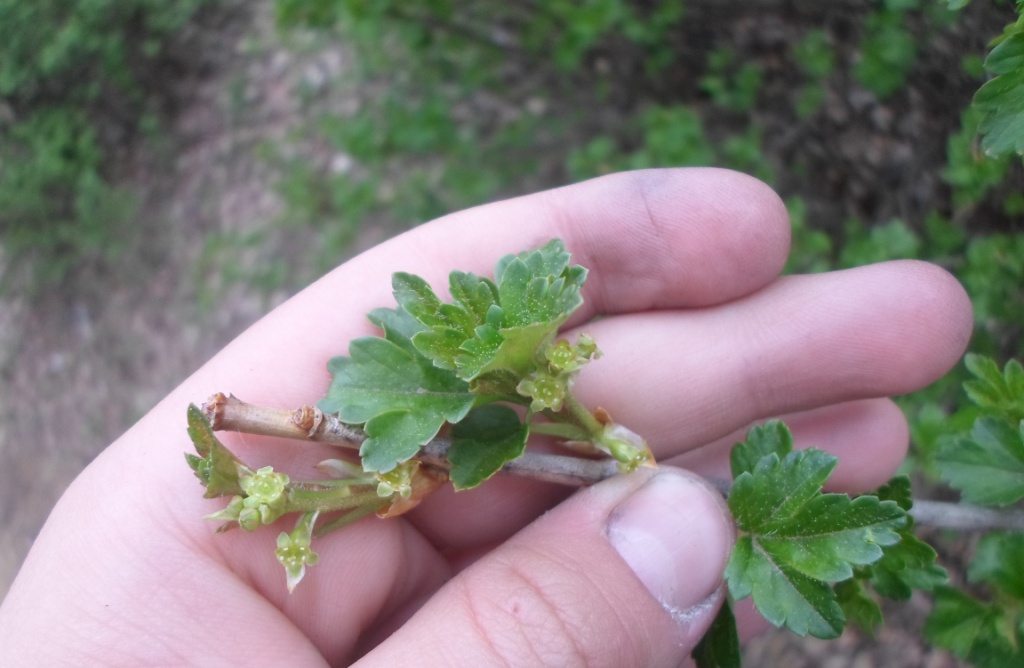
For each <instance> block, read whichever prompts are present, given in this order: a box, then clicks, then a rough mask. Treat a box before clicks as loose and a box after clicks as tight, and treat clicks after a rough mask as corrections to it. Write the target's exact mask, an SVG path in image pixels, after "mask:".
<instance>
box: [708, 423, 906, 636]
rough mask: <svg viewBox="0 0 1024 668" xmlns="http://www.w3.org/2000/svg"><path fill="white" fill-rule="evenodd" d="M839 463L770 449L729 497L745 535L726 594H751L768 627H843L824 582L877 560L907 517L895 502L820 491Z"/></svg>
mask: <svg viewBox="0 0 1024 668" xmlns="http://www.w3.org/2000/svg"><path fill="white" fill-rule="evenodd" d="M780 442H784V441H780ZM781 447H782V448H783V449H784V448H785V446H784V445H783V446H781ZM836 463H837V460H836V458H835V457H833V456H832V455H829V454H827V453H825V452H822V451H820V450H806V451H800V452H790V453H789V454H787V455H785V457H782V458H780V457H779V455H778V454H777V453H776V452H771V453H770V454H768V455H766V456H764V457H762V458H761V460H760V461H758V463H757V464H756V465H755V466H754V468H753V469H752V470H749V471H744V472H743V473H741V474H740V475H739V476H738V477H737V478H736V480H735V482H734V484H733V487H732V491H731V492H730V494H729V500H728V504H729V508H730V510H731V511H732V514H733V517H734V518H735V519H736V524H737V527H738V528H739V529H740V531H741V532H742V533H743V535H742V536H741V538H740V539H739V540H738V542H737V544H736V547H735V548H734V550H733V554H732V557H731V558H730V560H729V565H728V567H727V569H726V579H727V580H728V583H729V591H730V593H731V594H732V595H733V597H734V598H736V599H742V598H745V597H746V596H751V595H752V596H753V597H754V604H755V605H756V606H757V608H758V610H759V611H760V612H761V613H762V614H763V615H764V616H765V618H766V619H768V620H769V621H770V622H772V623H773V624H776V625H783V624H785V625H786V626H787V627H788V628H789V629H790V630H792V631H794V632H795V633H798V634H800V635H805V634H807V633H810V634H811V635H814V636H817V637H820V638H831V637H835V636H837V635H839V634H840V633H841V632H842V629H843V626H844V624H845V617H844V615H843V612H842V610H841V608H840V605H839V603H838V602H837V599H836V595H835V592H834V591H833V590H832V588H831V587H830V586H829V583H830V582H837V581H842V580H846V579H849V578H850V577H852V576H853V567H854V566H864V565H868V564H871V563H874V562H875V561H877V560H878V559H880V558H881V557H882V547H883V546H888V545H893V544H895V543H896V542H898V541H899V534H898V533H897V529H898V528H899V527H901V526H903V525H904V524H905V522H906V514H905V512H904V511H903V509H902V508H900V507H899V505H898V504H897V503H895V502H894V501H880V500H879V499H878V498H877V497H874V496H860V497H857V498H856V499H850V497H848V496H846V495H845V494H823V493H822V492H821V488H822V485H823V484H824V482H825V480H826V479H827V478H828V476H829V474H830V473H831V472H832V470H833V469H834V468H835V465H836Z"/></svg>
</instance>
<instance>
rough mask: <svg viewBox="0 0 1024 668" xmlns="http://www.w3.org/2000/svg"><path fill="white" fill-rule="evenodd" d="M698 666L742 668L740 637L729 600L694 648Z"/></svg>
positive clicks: (707, 667)
mask: <svg viewBox="0 0 1024 668" xmlns="http://www.w3.org/2000/svg"><path fill="white" fill-rule="evenodd" d="M691 656H692V657H693V660H694V662H695V663H696V664H697V668H740V665H741V664H742V658H743V657H742V655H741V654H740V638H739V634H738V633H737V631H736V617H735V615H733V613H732V606H731V605H730V604H729V601H724V602H723V603H722V607H721V608H719V609H718V614H717V615H715V619H714V621H713V622H711V627H710V628H708V630H707V632H706V633H705V634H704V637H703V638H701V639H700V642H699V643H697V646H696V647H694V648H693V654H691Z"/></svg>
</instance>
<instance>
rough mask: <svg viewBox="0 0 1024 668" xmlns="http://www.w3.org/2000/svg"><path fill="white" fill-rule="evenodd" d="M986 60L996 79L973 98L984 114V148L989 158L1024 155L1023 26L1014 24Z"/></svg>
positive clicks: (987, 83) (976, 106) (982, 143)
mask: <svg viewBox="0 0 1024 668" xmlns="http://www.w3.org/2000/svg"><path fill="white" fill-rule="evenodd" d="M1000 40H1001V41H1000V42H999V44H998V45H997V46H996V47H995V48H994V49H992V51H991V52H990V53H989V55H988V57H987V58H986V59H985V68H986V69H987V70H988V71H989V72H991V73H992V74H994V75H995V76H994V77H993V78H992V79H990V80H989V81H988V82H986V83H985V84H984V85H983V86H982V87H981V88H980V89H978V92H977V93H975V95H974V101H973V102H972V104H973V106H974V108H976V109H978V110H980V111H981V112H982V114H983V117H982V120H981V124H980V126H979V130H980V131H981V133H982V134H983V135H984V136H983V138H982V142H981V146H982V148H983V149H984V150H985V152H986V153H989V154H990V155H1003V154H1007V153H1017V154H1024V26H1022V24H1021V21H1018V22H1017V23H1016V24H1011V25H1010V26H1008V27H1007V28H1006V30H1005V31H1004V33H1003V35H1002V36H1001V37H1000Z"/></svg>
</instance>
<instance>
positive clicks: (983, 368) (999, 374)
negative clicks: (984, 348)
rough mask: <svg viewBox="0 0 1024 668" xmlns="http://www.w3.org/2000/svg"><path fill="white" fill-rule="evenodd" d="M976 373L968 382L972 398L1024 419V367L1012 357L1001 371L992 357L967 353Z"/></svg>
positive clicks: (966, 387) (970, 368)
mask: <svg viewBox="0 0 1024 668" xmlns="http://www.w3.org/2000/svg"><path fill="white" fill-rule="evenodd" d="M964 364H965V365H966V367H967V370H968V371H970V372H971V374H972V375H973V376H974V378H973V379H971V380H968V381H966V382H965V383H964V391H965V392H967V396H968V398H970V400H971V401H973V402H974V403H975V404H977V405H978V406H981V407H982V408H985V409H988V410H989V411H992V412H994V413H996V414H998V415H1001V416H1004V417H1006V418H1009V419H1012V420H1021V419H1024V368H1022V367H1021V365H1020V362H1018V361H1017V360H1010V361H1008V362H1007V363H1006V366H1005V367H1003V370H1002V371H1000V370H999V367H998V366H997V365H996V363H995V362H994V361H993V360H992V359H991V358H988V357H985V356H983V355H977V354H974V353H970V354H968V355H967V356H966V357H964Z"/></svg>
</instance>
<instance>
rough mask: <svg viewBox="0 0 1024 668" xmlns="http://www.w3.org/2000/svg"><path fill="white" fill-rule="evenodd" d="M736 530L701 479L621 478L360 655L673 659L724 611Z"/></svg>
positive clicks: (579, 661) (625, 661)
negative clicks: (723, 596) (722, 600)
mask: <svg viewBox="0 0 1024 668" xmlns="http://www.w3.org/2000/svg"><path fill="white" fill-rule="evenodd" d="M732 540H733V528H732V523H731V520H730V519H728V511H727V510H726V508H725V505H724V503H723V502H722V499H721V496H720V495H719V494H718V492H716V491H715V490H714V489H713V488H711V487H710V486H709V485H707V484H706V483H704V482H703V481H701V480H699V479H698V478H696V477H694V476H692V475H690V474H688V473H686V472H683V471H680V470H678V469H672V468H668V467H663V468H660V469H657V470H654V471H650V470H648V471H642V472H637V473H634V474H632V475H629V476H616V477H615V478H613V479H610V480H606V481H604V482H602V483H600V484H598V485H595V486H593V487H590V488H588V489H585V490H582V491H580V492H578V493H577V494H575V495H573V496H572V497H570V498H569V499H568V500H566V501H565V502H563V503H562V504H561V505H559V506H557V507H556V508H554V509H553V510H551V511H550V512H548V513H547V514H545V515H543V516H542V517H540V518H538V519H537V520H536V521H535V522H534V523H533V524H531V525H530V526H528V527H526V528H525V529H523V530H522V531H521V532H519V533H518V534H517V535H515V536H513V537H512V538H511V539H509V540H508V541H507V542H506V543H504V544H503V545H501V546H500V547H498V548H497V549H495V550H494V551H492V552H490V553H488V554H487V555H486V556H485V557H483V558H481V559H480V560H479V561H477V562H476V563H474V564H473V565H472V566H470V567H469V568H467V569H466V570H464V571H463V572H462V573H460V574H459V575H458V576H456V577H455V578H454V579H453V580H451V581H450V582H449V583H448V584H446V585H445V586H444V587H443V588H442V589H441V590H439V591H438V592H437V593H436V594H435V595H434V596H433V598H431V599H430V601H428V602H427V604H426V605H424V606H423V608H421V609H420V610H419V611H418V612H417V613H416V615H414V616H413V617H412V618H411V619H410V620H409V621H408V622H407V623H406V624H405V625H404V626H403V627H402V628H401V629H399V630H398V631H396V632H395V633H394V634H393V635H392V636H391V637H389V638H388V639H387V640H386V641H384V643H382V644H381V645H380V646H378V647H377V648H376V649H375V650H374V651H373V652H371V653H370V654H368V655H367V656H365V657H364V658H363V662H364V664H361V665H377V664H378V663H379V664H380V665H392V666H393V665H451V666H483V665H509V666H521V665H530V666H538V665H552V666H554V665H557V666H575V665H580V666H583V665H585V666H617V667H619V666H678V665H679V664H680V662H682V661H683V660H684V659H685V658H686V657H687V656H688V655H689V653H690V651H691V650H692V649H693V647H694V645H696V643H697V642H698V641H699V640H700V638H701V636H702V635H703V634H704V632H705V630H706V629H707V627H708V626H709V625H710V623H711V621H712V619H713V618H714V615H715V613H716V611H717V609H718V605H719V602H720V598H721V592H722V588H721V584H722V572H723V570H724V569H725V563H726V560H727V559H728V556H729V551H730V550H731V548H732Z"/></svg>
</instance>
